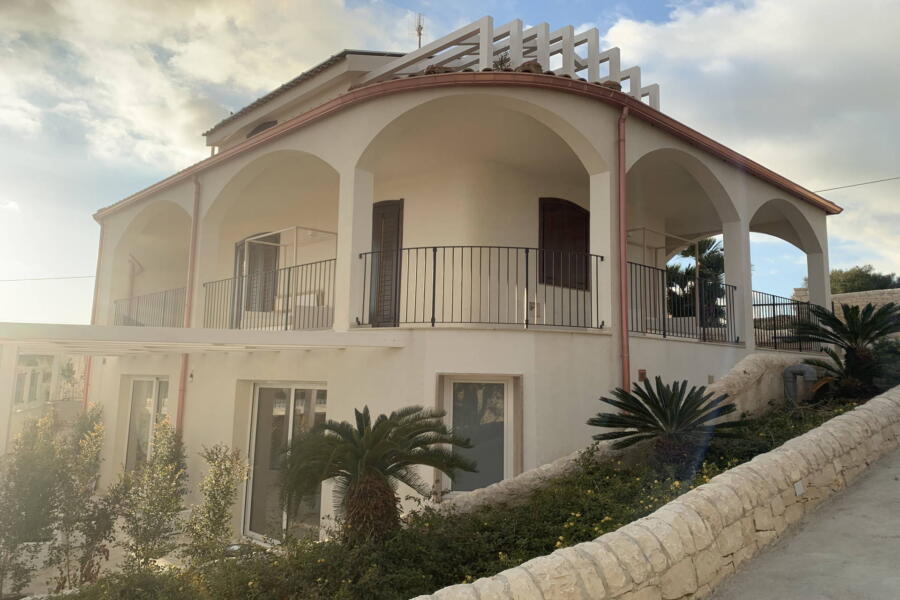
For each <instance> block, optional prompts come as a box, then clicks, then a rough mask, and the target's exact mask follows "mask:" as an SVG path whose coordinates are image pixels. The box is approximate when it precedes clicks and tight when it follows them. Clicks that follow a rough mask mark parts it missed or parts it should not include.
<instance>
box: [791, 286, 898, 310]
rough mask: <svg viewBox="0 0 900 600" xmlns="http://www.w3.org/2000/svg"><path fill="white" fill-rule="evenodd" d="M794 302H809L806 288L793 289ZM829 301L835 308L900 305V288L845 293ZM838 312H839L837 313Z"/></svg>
mask: <svg viewBox="0 0 900 600" xmlns="http://www.w3.org/2000/svg"><path fill="white" fill-rule="evenodd" d="M793 298H794V300H800V301H802V302H809V290H807V289H806V288H794V293H793ZM831 301H832V302H834V306H835V308H837V306H838V305H839V304H849V305H851V306H865V305H866V304H869V303H871V304H874V305H875V307H876V308H877V307H879V306H882V305H884V304H887V303H888V302H894V303H895V304H900V288H895V289H888V290H869V291H866V292H847V293H846V294H832V295H831ZM838 312H840V311H838Z"/></svg>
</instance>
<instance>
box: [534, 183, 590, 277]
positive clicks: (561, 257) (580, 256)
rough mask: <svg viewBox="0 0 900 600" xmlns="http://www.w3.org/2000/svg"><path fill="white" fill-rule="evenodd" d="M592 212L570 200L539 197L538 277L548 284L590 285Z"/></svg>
mask: <svg viewBox="0 0 900 600" xmlns="http://www.w3.org/2000/svg"><path fill="white" fill-rule="evenodd" d="M589 227H590V213H589V212H588V211H587V210H585V209H583V208H581V207H580V206H578V205H577V204H575V203H574V202H569V201H568V200H562V199H560V198H541V199H540V231H539V240H540V241H539V244H540V253H541V257H540V260H539V262H538V267H539V273H538V277H539V280H540V282H541V283H543V284H545V285H555V286H560V287H568V288H575V289H580V290H583V289H587V288H588V287H589V283H590V281H589V264H590V261H589V250H590V239H589V233H588V232H589Z"/></svg>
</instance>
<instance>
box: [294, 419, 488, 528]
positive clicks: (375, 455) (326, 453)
mask: <svg viewBox="0 0 900 600" xmlns="http://www.w3.org/2000/svg"><path fill="white" fill-rule="evenodd" d="M354 412H355V413H356V424H355V425H354V424H351V423H348V422H347V421H342V422H337V421H327V422H325V423H321V424H320V425H317V426H316V427H314V428H313V429H312V430H310V431H309V432H307V433H304V434H301V435H300V436H298V437H296V438H295V439H294V441H293V443H292V444H291V447H290V449H289V450H288V452H287V454H286V456H285V460H284V468H283V469H282V500H283V502H284V505H285V507H286V508H287V510H288V513H289V514H294V513H296V511H297V509H298V508H299V505H300V503H301V502H302V501H303V500H304V499H306V498H309V497H310V496H312V495H314V494H316V493H317V492H318V490H319V485H320V484H321V483H322V482H323V481H325V480H328V479H334V480H335V488H334V494H335V495H334V503H335V509H336V511H337V512H338V514H339V515H340V516H341V517H342V518H343V526H344V533H345V535H347V537H348V539H353V540H366V539H371V538H383V537H385V536H386V535H388V534H390V533H391V532H392V531H394V530H395V529H397V528H398V527H399V525H400V507H399V503H400V500H399V498H398V496H397V491H396V490H397V484H398V483H403V484H406V485H408V486H409V487H411V488H412V489H413V490H415V491H416V492H418V493H419V494H421V495H423V496H427V495H428V494H429V493H430V491H431V489H430V486H429V485H428V483H427V482H426V481H424V480H423V479H422V478H421V477H419V475H418V474H417V473H416V467H417V466H420V465H421V466H425V467H433V468H435V469H437V470H438V471H441V472H442V473H444V474H446V475H448V476H449V477H450V478H451V479H452V478H453V477H454V475H455V474H456V472H457V471H474V470H475V464H474V463H473V462H472V461H470V460H468V459H467V458H464V457H463V456H461V455H459V454H457V453H454V452H453V450H452V448H453V447H454V446H455V447H459V448H470V447H471V444H470V443H469V441H468V440H466V439H463V438H461V437H459V436H457V435H456V434H455V433H453V432H452V431H451V430H450V429H448V428H447V426H446V425H445V424H444V421H443V418H444V416H445V413H444V412H443V411H439V410H431V409H426V408H422V407H421V406H408V407H406V408H401V409H399V410H396V411H394V412H392V413H391V414H390V415H379V416H378V418H377V419H375V422H374V423H373V422H372V417H371V415H370V414H369V407H368V406H366V407H364V408H363V409H362V411H359V410H357V411H354Z"/></svg>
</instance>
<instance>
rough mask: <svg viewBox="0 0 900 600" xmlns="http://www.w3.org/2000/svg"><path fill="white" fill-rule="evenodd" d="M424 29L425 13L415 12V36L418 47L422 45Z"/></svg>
mask: <svg viewBox="0 0 900 600" xmlns="http://www.w3.org/2000/svg"><path fill="white" fill-rule="evenodd" d="M424 30H425V15H423V14H422V13H416V37H417V38H419V48H421V47H422V32H423V31H424Z"/></svg>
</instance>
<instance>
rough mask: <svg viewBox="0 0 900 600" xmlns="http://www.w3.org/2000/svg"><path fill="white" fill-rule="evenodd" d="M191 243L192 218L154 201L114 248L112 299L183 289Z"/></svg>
mask: <svg viewBox="0 0 900 600" xmlns="http://www.w3.org/2000/svg"><path fill="white" fill-rule="evenodd" d="M190 240H191V216H190V215H189V214H188V212H187V211H186V210H185V209H184V208H182V207H181V206H180V205H178V204H175V203H174V202H170V201H168V200H157V201H155V202H151V203H149V204H147V205H146V206H144V207H143V208H142V209H141V211H140V212H139V213H138V214H137V215H136V216H135V217H134V218H133V219H132V220H131V221H130V222H129V223H128V225H127V226H126V227H125V229H124V230H123V231H122V234H121V236H120V237H119V240H118V242H117V243H116V245H115V247H114V250H113V256H112V261H111V262H112V274H111V286H110V294H111V299H112V300H113V301H115V300H122V299H126V298H133V297H138V296H144V295H148V294H155V293H157V292H164V291H167V290H174V289H178V288H183V287H184V286H185V284H186V281H187V271H188V264H187V263H188V252H189V246H190ZM173 323H174V321H173Z"/></svg>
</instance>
